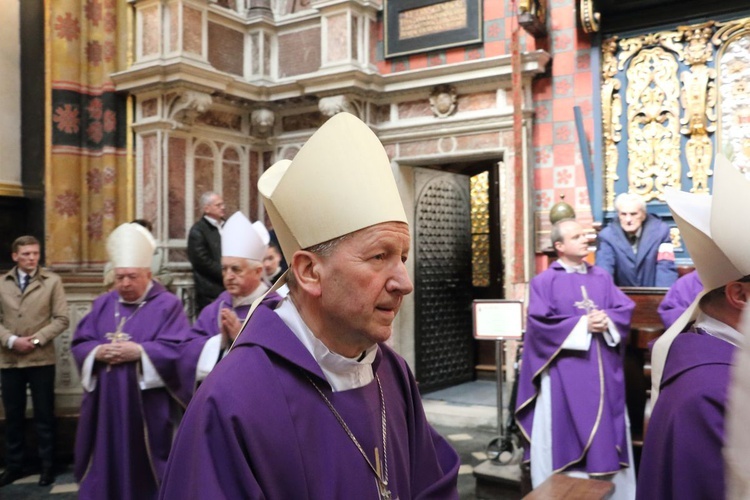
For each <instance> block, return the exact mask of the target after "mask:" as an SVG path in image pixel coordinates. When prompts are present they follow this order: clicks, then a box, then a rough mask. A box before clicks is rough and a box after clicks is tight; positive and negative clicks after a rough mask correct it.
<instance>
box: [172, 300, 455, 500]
mask: <svg viewBox="0 0 750 500" xmlns="http://www.w3.org/2000/svg"><path fill="white" fill-rule="evenodd" d="M278 301H279V299H278V297H275V298H271V299H266V300H264V302H263V304H262V305H261V306H260V307H259V308H258V309H257V310H256V311H255V312H254V313H253V316H252V318H251V319H250V321H249V323H248V325H247V326H246V328H245V329H244V330H243V332H242V333H241V334H240V336H239V338H238V340H237V342H236V343H235V345H234V348H233V349H232V350H231V351H230V352H229V354H228V355H227V356H226V357H224V359H222V361H221V363H219V364H217V365H216V367H215V368H214V370H213V371H212V372H211V373H210V374H209V375H208V377H207V378H206V380H205V381H204V382H203V383H202V384H201V386H200V387H199V388H198V391H197V392H196V394H195V397H194V398H193V400H192V401H191V403H190V405H189V406H188V409H187V412H186V414H185V418H184V419H183V421H182V424H181V426H180V429H179V431H178V433H177V437H176V439H175V444H174V448H173V450H172V454H171V455H170V460H169V463H168V464H167V471H166V474H165V477H164V482H163V484H162V487H161V491H160V498H163V499H173V498H180V499H205V498H248V499H249V498H253V499H255V498H267V499H279V500H286V499H291V498H294V499H305V498H310V499H324V498H325V499H328V498H331V499H334V498H357V499H365V500H366V499H377V498H378V489H377V483H376V479H375V474H374V473H373V471H372V470H371V469H370V467H369V466H368V465H367V462H366V461H365V460H364V458H363V457H362V455H361V453H360V451H359V450H358V449H357V447H356V446H355V444H354V443H353V442H352V440H351V439H350V438H349V436H348V435H347V433H346V432H345V431H344V429H343V427H342V425H341V424H340V423H339V422H338V420H337V419H336V417H334V415H333V413H332V412H331V409H330V408H329V407H328V406H327V404H326V402H325V401H324V400H323V398H322V397H321V395H320V394H319V393H318V391H317V390H316V389H315V388H314V387H313V385H312V384H313V383H314V384H315V385H316V386H317V387H319V388H320V390H321V391H322V392H323V394H325V396H326V397H327V398H328V399H329V400H330V402H331V403H332V404H333V406H334V407H335V408H336V410H337V411H338V412H339V413H340V415H341V417H342V418H343V420H344V421H345V422H346V424H347V425H348V426H349V428H350V429H351V431H352V433H353V434H354V436H356V438H357V440H358V441H359V443H360V444H361V446H362V449H363V450H364V451H365V453H366V454H367V457H368V458H369V460H370V462H371V463H373V464H375V455H374V450H375V448H376V447H377V448H378V450H379V454H380V457H381V459H382V458H383V456H384V455H386V457H385V458H386V464H387V469H388V489H389V490H390V491H391V493H392V494H393V498H394V499H395V498H400V499H402V500H405V499H411V498H420V499H421V498H424V499H427V498H431V499H436V500H437V499H441V500H442V499H457V498H458V492H457V489H456V482H457V475H458V467H459V465H460V461H459V458H458V455H457V454H456V452H455V451H454V450H453V449H452V448H451V447H450V445H449V444H448V443H447V442H446V441H445V440H444V439H443V438H442V437H440V436H439V435H438V434H437V433H436V432H435V430H434V429H433V428H432V427H431V426H430V425H429V424H428V423H427V420H426V418H425V414H424V410H423V408H422V403H421V399H420V396H419V392H418V390H417V387H416V384H415V381H414V378H413V376H412V375H411V372H410V371H409V368H408V366H407V365H406V363H405V362H404V360H403V359H402V358H401V357H399V356H398V355H397V354H396V353H395V352H394V351H393V350H391V349H390V348H389V347H387V346H385V345H379V348H378V353H377V356H376V359H375V362H374V363H373V370H374V373H375V374H376V375H377V377H379V379H380V382H381V384H382V390H383V394H384V399H385V408H386V421H387V430H386V442H387V446H386V453H385V454H384V453H383V450H382V448H383V447H382V429H381V403H380V391H379V389H378V386H377V382H376V381H373V382H372V383H370V384H368V385H366V386H364V387H361V388H358V389H352V390H347V391H341V392H335V393H334V392H332V391H331V388H330V386H329V385H328V383H327V382H326V380H325V378H324V375H323V373H322V371H321V369H320V367H319V366H318V364H317V363H316V361H315V359H314V358H313V357H312V355H311V354H310V353H309V352H308V351H307V349H305V347H304V346H303V344H302V343H301V342H300V341H299V339H298V338H297V337H296V336H295V335H294V333H293V332H292V331H291V330H290V329H289V328H288V327H287V326H286V324H285V323H284V322H283V321H282V320H281V318H279V316H278V315H277V314H276V313H275V312H274V311H273V309H274V308H275V306H276V305H277V303H278Z"/></svg>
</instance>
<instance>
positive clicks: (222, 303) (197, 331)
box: [179, 290, 276, 388]
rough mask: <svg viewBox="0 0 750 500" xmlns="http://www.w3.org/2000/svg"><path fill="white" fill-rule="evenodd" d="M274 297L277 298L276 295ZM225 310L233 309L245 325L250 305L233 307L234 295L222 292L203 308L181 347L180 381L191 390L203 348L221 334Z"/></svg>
mask: <svg viewBox="0 0 750 500" xmlns="http://www.w3.org/2000/svg"><path fill="white" fill-rule="evenodd" d="M269 295H270V294H269ZM273 295H274V296H276V294H275V293H274V294H273ZM225 308H228V309H232V310H233V311H234V313H235V314H236V315H237V317H238V318H239V320H240V323H243V322H244V321H245V318H246V317H247V313H248V311H249V310H250V304H247V305H243V306H239V307H232V294H230V293H229V292H227V291H226V290H225V291H223V292H221V294H219V296H218V297H217V298H216V300H214V301H213V302H211V303H210V304H209V305H207V306H206V307H204V308H203V310H202V311H201V313H200V315H199V316H198V319H196V320H195V323H194V324H193V327H192V328H191V329H190V333H189V334H188V339H187V341H186V342H185V343H183V344H182V345H181V346H180V361H179V364H180V380H182V382H183V383H184V384H186V385H188V386H189V387H191V388H193V387H195V383H196V380H195V370H196V366H197V364H198V359H199V358H200V355H201V352H202V351H203V347H204V346H205V345H206V342H207V341H208V339H210V338H211V337H213V336H214V335H217V334H219V333H221V325H220V324H219V314H220V312H221V310H222V309H225Z"/></svg>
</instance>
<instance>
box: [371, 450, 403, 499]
mask: <svg viewBox="0 0 750 500" xmlns="http://www.w3.org/2000/svg"><path fill="white" fill-rule="evenodd" d="M382 467H383V466H382V465H381V460H380V453H379V452H378V449H377V447H376V448H375V475H376V476H377V481H378V493H379V494H380V500H398V498H395V499H394V498H393V497H392V496H391V491H390V490H389V489H388V481H387V480H384V479H383V468H382Z"/></svg>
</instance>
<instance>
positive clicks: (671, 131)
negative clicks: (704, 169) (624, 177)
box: [621, 44, 681, 202]
mask: <svg viewBox="0 0 750 500" xmlns="http://www.w3.org/2000/svg"><path fill="white" fill-rule="evenodd" d="M621 46H622V44H621ZM677 70H678V64H677V58H676V56H675V54H671V53H669V52H667V51H666V50H664V49H663V48H662V47H653V48H649V49H643V50H641V51H639V52H638V53H637V54H635V55H634V56H633V59H632V61H631V63H630V67H629V68H628V70H627V77H628V89H627V93H626V99H627V103H628V117H627V118H628V186H629V191H630V192H632V193H636V194H638V195H641V196H642V197H643V199H644V201H646V202H648V201H651V200H654V199H658V200H660V201H664V188H666V187H674V188H676V189H680V187H681V183H680V173H681V164H680V123H679V116H680V103H679V98H680V82H679V79H678V77H677V73H678V71H677Z"/></svg>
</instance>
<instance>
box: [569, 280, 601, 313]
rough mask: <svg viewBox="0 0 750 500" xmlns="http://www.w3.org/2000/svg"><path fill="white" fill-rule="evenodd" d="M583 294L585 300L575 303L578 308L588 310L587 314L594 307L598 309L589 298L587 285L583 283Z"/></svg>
mask: <svg viewBox="0 0 750 500" xmlns="http://www.w3.org/2000/svg"><path fill="white" fill-rule="evenodd" d="M581 296H583V300H580V301H578V302H574V303H573V305H575V306H576V307H577V308H578V309H583V310H584V311H586V314H588V313H590V312H591V311H593V310H594V309H597V307H596V304H595V303H594V301H593V300H591V299H590V298H589V293H588V292H587V291H586V287H585V286H583V285H581Z"/></svg>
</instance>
